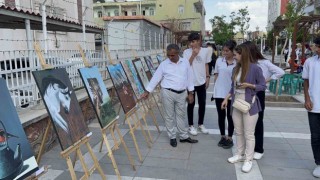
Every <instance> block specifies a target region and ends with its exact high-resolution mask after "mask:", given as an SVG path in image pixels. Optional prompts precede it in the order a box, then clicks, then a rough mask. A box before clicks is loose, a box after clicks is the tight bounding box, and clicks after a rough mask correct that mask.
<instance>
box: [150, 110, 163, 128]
mask: <svg viewBox="0 0 320 180" xmlns="http://www.w3.org/2000/svg"><path fill="white" fill-rule="evenodd" d="M149 112H150V114H151V117H152V119H153V123H154V124H155V125H156V128H157V130H158V132H159V133H161V131H160V128H159V125H158V122H157V119H156V116H155V115H154V113H153V110H152V109H150V110H149Z"/></svg>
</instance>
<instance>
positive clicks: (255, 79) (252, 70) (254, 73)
mask: <svg viewBox="0 0 320 180" xmlns="http://www.w3.org/2000/svg"><path fill="white" fill-rule="evenodd" d="M234 70H235V69H233V73H234ZM233 73H232V74H233ZM245 82H246V83H250V84H254V85H255V86H256V88H255V89H251V88H246V89H245V101H247V102H248V103H250V104H251V103H252V98H253V97H254V96H255V95H256V94H257V92H259V91H265V90H266V88H267V86H266V80H265V78H264V77H263V73H262V70H261V68H260V67H259V66H258V65H257V64H254V63H250V67H249V72H248V74H247V77H246V79H245ZM229 93H230V94H231V97H232V99H231V112H230V113H231V115H232V111H233V107H232V104H233V102H234V98H235V91H234V80H232V83H231V90H230V92H229ZM261 110H262V109H261V105H260V101H259V98H257V97H256V99H255V102H254V103H253V104H252V106H251V109H250V110H249V114H250V116H252V115H255V114H257V113H258V112H260V111H261Z"/></svg>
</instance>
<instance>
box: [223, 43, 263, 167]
mask: <svg viewBox="0 0 320 180" xmlns="http://www.w3.org/2000/svg"><path fill="white" fill-rule="evenodd" d="M234 54H235V58H236V60H237V65H236V67H235V68H234V70H233V74H232V85H231V90H230V92H229V94H228V95H227V96H226V97H225V99H224V100H223V102H222V105H221V106H222V107H221V108H222V109H225V108H227V105H228V102H229V98H230V97H232V100H231V106H233V104H234V102H235V101H237V99H239V100H240V101H241V100H244V101H245V102H247V103H249V104H251V106H250V107H251V108H250V110H249V112H247V113H245V112H242V111H241V109H240V108H239V109H237V108H233V107H232V108H231V112H232V119H233V124H234V127H235V133H236V140H237V142H236V145H237V152H236V154H235V155H234V156H233V157H230V158H229V159H228V162H230V163H236V162H239V161H244V164H243V166H242V171H243V172H246V173H247V172H250V170H251V169H252V160H253V154H254V146H255V138H254V131H255V127H256V123H257V120H258V113H259V111H261V110H262V109H261V105H260V102H259V99H258V98H256V97H255V96H256V93H257V92H259V91H264V90H265V89H266V87H267V86H266V81H265V79H264V77H263V74H262V70H261V68H260V67H259V66H258V65H257V64H255V63H251V62H253V59H252V56H251V54H250V50H249V48H248V47H247V46H246V45H244V44H241V45H239V46H237V47H236V48H235V51H234Z"/></svg>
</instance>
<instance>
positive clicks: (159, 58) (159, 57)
mask: <svg viewBox="0 0 320 180" xmlns="http://www.w3.org/2000/svg"><path fill="white" fill-rule="evenodd" d="M156 58H157V60H158V63H159V65H160V64H161V62H162V61H164V58H163V57H162V56H161V55H160V54H157V56H156Z"/></svg>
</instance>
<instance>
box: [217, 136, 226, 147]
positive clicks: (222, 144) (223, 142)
mask: <svg viewBox="0 0 320 180" xmlns="http://www.w3.org/2000/svg"><path fill="white" fill-rule="evenodd" d="M226 141H227V140H226V138H224V137H221V139H220V141H219V143H218V146H219V147H222V146H224V144H225V143H226Z"/></svg>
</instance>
